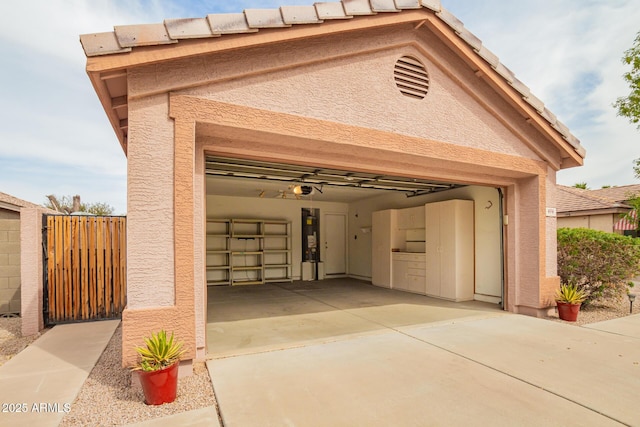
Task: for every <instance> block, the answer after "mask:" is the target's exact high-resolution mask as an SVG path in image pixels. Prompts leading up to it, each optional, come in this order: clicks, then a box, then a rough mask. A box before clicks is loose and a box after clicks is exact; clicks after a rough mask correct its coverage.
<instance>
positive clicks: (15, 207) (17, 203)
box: [0, 192, 42, 212]
mask: <svg viewBox="0 0 640 427" xmlns="http://www.w3.org/2000/svg"><path fill="white" fill-rule="evenodd" d="M20 208H42V206H40V205H37V204H35V203H31V202H27V201H26V200H22V199H18V198H17V197H13V196H11V195H9V194H7V193H2V192H0V209H6V210H10V211H14V212H20Z"/></svg>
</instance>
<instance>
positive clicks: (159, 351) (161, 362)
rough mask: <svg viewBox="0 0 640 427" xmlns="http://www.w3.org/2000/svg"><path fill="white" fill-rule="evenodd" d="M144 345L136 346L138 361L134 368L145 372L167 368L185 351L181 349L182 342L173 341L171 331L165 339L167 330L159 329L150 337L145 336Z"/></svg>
mask: <svg viewBox="0 0 640 427" xmlns="http://www.w3.org/2000/svg"><path fill="white" fill-rule="evenodd" d="M144 342H145V344H146V347H136V351H137V352H138V354H139V355H140V362H139V363H138V365H137V366H136V367H134V370H141V371H145V372H151V371H158V370H160V369H164V368H167V367H169V366H171V365H173V364H174V363H175V362H177V361H178V360H180V357H181V356H182V354H183V353H184V352H185V351H184V350H182V343H181V342H178V341H174V336H173V332H172V333H171V337H169V339H167V332H166V331H165V330H161V331H160V332H158V333H156V334H154V333H151V337H145V338H144Z"/></svg>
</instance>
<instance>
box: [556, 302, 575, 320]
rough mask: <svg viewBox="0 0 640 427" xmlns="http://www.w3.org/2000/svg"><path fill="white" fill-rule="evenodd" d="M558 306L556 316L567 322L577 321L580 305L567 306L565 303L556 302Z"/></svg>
mask: <svg viewBox="0 0 640 427" xmlns="http://www.w3.org/2000/svg"><path fill="white" fill-rule="evenodd" d="M556 304H557V305H558V316H559V317H560V319H562V320H566V321H567V322H575V321H576V320H577V319H578V312H579V311H580V305H581V304H569V303H567V302H560V301H556Z"/></svg>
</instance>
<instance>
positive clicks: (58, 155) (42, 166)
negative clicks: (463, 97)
mask: <svg viewBox="0 0 640 427" xmlns="http://www.w3.org/2000/svg"><path fill="white" fill-rule="evenodd" d="M441 2H442V5H443V7H445V8H447V9H449V10H450V11H451V12H452V13H453V14H454V15H456V16H457V17H458V18H459V19H460V20H461V21H463V22H464V24H465V26H466V27H467V28H468V29H469V30H470V31H471V32H473V33H474V34H475V35H476V36H478V37H479V38H480V39H481V40H482V41H483V44H484V45H485V46H486V47H488V48H489V49H490V50H491V51H493V52H494V53H495V54H497V55H498V57H499V58H500V60H501V61H502V62H503V63H504V64H505V65H506V66H507V67H509V68H510V69H511V70H513V71H514V72H515V73H516V76H517V77H518V78H519V79H520V80H522V81H523V82H524V83H525V84H526V85H527V86H529V87H530V88H531V90H532V92H533V93H534V94H535V95H536V96H537V97H539V98H540V99H542V100H543V101H544V103H545V104H546V105H547V107H548V108H549V109H550V110H551V111H553V112H554V113H555V114H556V115H557V116H558V117H559V119H560V120H561V121H563V122H564V123H565V124H566V125H568V126H569V128H570V129H571V131H572V133H573V134H574V135H576V136H577V137H578V138H579V139H580V140H581V142H582V145H584V146H585V147H586V149H587V159H586V161H585V166H584V167H582V168H574V169H569V170H565V171H562V172H560V173H559V175H558V182H559V183H560V184H565V185H573V184H574V183H576V182H587V184H588V185H589V186H590V187H591V188H600V187H601V186H602V185H626V184H636V183H638V180H636V179H635V178H634V176H633V171H632V161H633V159H635V158H638V157H640V131H638V130H637V129H636V128H635V127H634V126H633V125H631V124H629V123H628V121H627V120H626V119H624V118H620V117H616V113H615V110H614V109H613V107H612V106H611V104H612V103H613V102H614V101H615V99H616V98H617V97H618V96H623V95H625V94H627V93H628V88H627V87H626V84H625V83H624V81H623V80H622V77H621V76H622V74H623V73H624V71H625V68H624V66H623V64H622V63H621V62H620V58H621V57H622V54H623V52H624V50H626V49H628V48H629V47H630V46H631V44H632V42H633V40H634V37H635V34H636V33H637V32H638V31H640V0H606V1H602V0H518V1H512V2H509V1H504V0H482V1H478V0H441ZM284 4H286V5H295V4H301V5H304V4H313V1H304V0H298V1H296V0H273V1H271V0H268V1H265V0H240V1H233V2H230V1H226V0H225V1H222V0H203V1H195V0H190V1H180V0H172V1H161V0H25V1H23V2H12V3H11V5H10V6H7V5H5V6H4V8H3V9H4V10H3V13H2V14H0V55H1V56H2V58H3V67H1V68H0V77H1V79H0V81H2V86H1V92H0V93H1V96H0V113H1V116H2V118H3V120H2V126H0V191H2V192H5V193H9V194H11V195H13V196H16V197H19V198H22V199H26V200H29V201H31V202H35V203H43V202H44V201H45V195H47V194H51V193H53V194H58V195H63V194H67V195H72V194H80V195H81V196H82V200H83V201H85V202H98V201H102V202H107V203H109V204H111V205H112V206H114V207H115V208H116V213H125V212H126V158H125V156H124V154H123V152H122V150H121V149H120V146H119V144H118V141H117V139H116V137H115V135H114V133H113V131H112V129H111V126H110V125H109V122H108V121H107V118H106V115H105V113H104V112H103V110H102V107H101V105H100V103H99V102H98V99H97V96H96V95H95V92H94V91H93V88H92V86H91V84H90V82H89V79H88V77H87V75H86V73H85V72H84V66H85V60H86V59H85V56H84V53H83V51H82V47H81V46H80V43H79V35H80V34H85V33H95V32H103V31H111V30H112V29H113V26H114V25H126V24H142V23H156V22H162V20H163V19H165V18H187V17H204V16H206V15H207V14H208V13H225V12H240V11H241V10H242V9H244V8H273V7H277V6H280V5H284Z"/></svg>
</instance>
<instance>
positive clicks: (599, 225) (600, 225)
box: [558, 214, 620, 233]
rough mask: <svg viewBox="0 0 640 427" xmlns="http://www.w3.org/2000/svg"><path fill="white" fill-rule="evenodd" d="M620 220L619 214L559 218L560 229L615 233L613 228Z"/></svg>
mask: <svg viewBox="0 0 640 427" xmlns="http://www.w3.org/2000/svg"><path fill="white" fill-rule="evenodd" d="M619 219H620V216H619V214H618V215H615V214H602V215H582V216H565V217H559V218H558V227H559V228H560V227H562V228H590V229H592V230H598V231H605V232H607V233H613V232H614V230H613V226H614V225H615V223H616V221H618V220H619Z"/></svg>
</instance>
